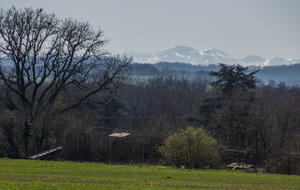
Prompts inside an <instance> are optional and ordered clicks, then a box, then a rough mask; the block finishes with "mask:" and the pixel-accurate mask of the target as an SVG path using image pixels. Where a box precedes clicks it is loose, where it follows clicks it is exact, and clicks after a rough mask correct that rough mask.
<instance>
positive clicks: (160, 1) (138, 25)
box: [0, 0, 300, 59]
mask: <svg viewBox="0 0 300 190" xmlns="http://www.w3.org/2000/svg"><path fill="white" fill-rule="evenodd" d="M12 5H14V6H15V7H17V8H27V7H33V8H34V9H36V8H41V7H42V8H44V11H45V12H46V13H55V14H56V16H57V17H59V18H61V19H64V18H73V19H76V20H78V21H88V22H89V23H90V24H91V25H92V26H93V28H94V29H95V30H97V29H99V28H100V29H101V30H103V31H104V34H105V37H107V38H109V39H110V42H109V43H108V44H107V45H106V46H105V47H104V48H105V49H107V50H109V51H111V52H112V53H115V54H117V53H120V54H123V53H126V52H130V51H134V52H136V53H152V54H153V53H157V52H159V51H164V50H167V49H170V48H173V47H175V46H180V45H184V46H189V47H192V48H195V49H196V50H199V51H203V50H205V49H207V48H210V47H213V48H216V49H219V50H222V51H224V52H225V53H227V54H228V55H230V56H232V57H234V58H236V59H242V58H244V57H246V56H249V55H258V56H262V57H263V58H265V59H273V58H274V57H283V58H285V59H289V58H294V59H299V58H300V32H299V31H300V20H299V19H300V0H147V1H146V0H126V1H125V0H26V1H24V0H1V3H0V7H2V8H4V9H5V10H6V9H8V8H10V7H11V6H12Z"/></svg>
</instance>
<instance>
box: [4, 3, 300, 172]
mask: <svg viewBox="0 0 300 190" xmlns="http://www.w3.org/2000/svg"><path fill="white" fill-rule="evenodd" d="M0 15H1V16H0V24H1V30H0V35H1V40H2V42H3V43H2V44H1V46H0V52H1V54H3V55H6V58H9V59H11V60H12V61H13V63H14V65H13V69H10V70H9V69H3V68H2V69H1V70H0V88H1V91H0V107H1V108H0V132H1V133H0V153H1V157H10V158H25V157H27V156H29V155H32V154H35V153H38V152H40V151H42V150H46V149H48V148H51V147H55V146H63V145H64V143H65V139H66V135H68V134H70V133H73V134H74V133H77V134H87V133H93V134H96V133H112V132H129V133H131V134H134V135H148V136H159V137H167V136H168V135H169V134H170V133H172V132H174V131H176V130H177V129H185V128H187V127H188V126H193V127H203V128H204V129H206V130H207V132H208V133H209V134H210V136H211V137H213V138H215V139H217V142H218V145H219V146H220V147H221V148H222V149H230V150H237V151H247V152H250V153H251V155H252V156H251V159H252V162H253V163H258V164H264V165H270V167H269V168H270V170H272V168H274V167H272V166H273V165H274V164H275V165H276V166H277V169H278V167H279V165H280V164H282V163H284V164H285V163H287V162H286V161H287V160H288V164H293V165H294V166H299V160H298V159H299V148H300V144H299V143H300V139H299V138H300V136H299V135H300V128H299V126H300V105H299V104H300V88H299V87H298V86H294V85H286V84H285V83H278V84H276V83H275V82H270V83H269V84H267V85H266V84H265V83H263V82H259V80H258V78H257V77H256V76H257V74H258V73H259V72H261V71H259V70H254V71H253V70H252V71H250V70H248V68H247V67H242V66H240V65H232V66H230V65H226V63H224V64H219V65H217V66H214V67H216V68H217V70H212V71H210V72H207V71H203V70H198V71H197V72H189V71H182V70H181V71H178V70H173V69H171V68H169V67H164V68H162V69H158V68H155V67H153V66H150V65H147V64H144V65H142V64H132V63H131V62H132V60H131V59H130V58H126V57H120V56H111V55H110V54H108V53H107V52H106V51H103V50H102V49H101V48H102V46H103V44H105V43H106V40H105V39H104V40H103V38H102V31H97V32H95V31H93V30H92V28H91V27H90V25H89V24H88V23H80V22H77V21H73V20H71V19H69V20H68V19H67V20H65V21H61V20H59V19H58V18H56V17H55V15H48V14H45V13H43V11H42V9H41V10H32V9H25V10H16V9H15V8H14V7H13V8H11V9H10V11H8V12H5V11H3V10H2V12H1V14H0ZM13 19H15V20H14V23H13V24H12V22H10V21H11V20H13ZM22 19H23V20H22ZM24 19H25V20H26V19H27V21H26V22H28V23H29V24H30V25H29V26H27V25H26V24H25V23H26V22H25V21H24ZM37 30H39V31H40V32H36V31H37ZM48 39H49V41H47V40H48ZM44 46H45V47H44ZM79 55H80V56H79ZM137 73H138V74H137ZM282 167H284V166H282ZM270 172H274V171H270Z"/></svg>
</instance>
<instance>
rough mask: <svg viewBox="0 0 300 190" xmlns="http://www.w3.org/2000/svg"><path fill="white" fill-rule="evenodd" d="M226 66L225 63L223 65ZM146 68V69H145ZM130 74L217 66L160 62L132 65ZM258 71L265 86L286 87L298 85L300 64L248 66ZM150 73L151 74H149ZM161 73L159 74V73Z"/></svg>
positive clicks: (191, 69)
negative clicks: (283, 84) (273, 84)
mask: <svg viewBox="0 0 300 190" xmlns="http://www.w3.org/2000/svg"><path fill="white" fill-rule="evenodd" d="M224 64H227V63H224ZM142 67H144V68H145V71H144V72H143V71H142ZM146 67H148V68H147V69H146ZM133 68H134V69H133V70H132V74H133V75H139V76H140V75H145V76H159V75H164V74H162V72H165V71H167V70H170V71H171V70H173V72H174V71H186V72H191V73H194V72H198V71H202V72H204V71H205V72H208V71H217V70H218V65H214V64H211V65H208V66H203V65H191V64H187V63H178V62H176V63H169V62H160V63H156V64H138V63H136V64H134V65H133ZM254 70H260V72H258V73H257V74H256V76H257V77H258V78H259V79H261V80H262V81H264V83H265V84H269V82H270V80H271V83H274V82H275V83H277V84H279V83H280V82H284V83H286V84H287V85H300V78H299V73H300V63H297V64H294V65H281V66H265V67H260V66H250V67H249V71H254ZM150 71H151V72H150ZM160 71H161V72H160Z"/></svg>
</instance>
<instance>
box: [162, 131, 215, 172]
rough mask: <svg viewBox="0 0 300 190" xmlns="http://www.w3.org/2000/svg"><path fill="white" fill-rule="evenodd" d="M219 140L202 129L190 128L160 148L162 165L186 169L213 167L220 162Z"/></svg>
mask: <svg viewBox="0 0 300 190" xmlns="http://www.w3.org/2000/svg"><path fill="white" fill-rule="evenodd" d="M218 149H219V148H218V146H217V140H215V139H213V138H211V137H209V136H208V134H207V132H206V131H205V130H204V129H202V128H192V127H188V128H187V129H186V130H183V129H179V130H177V131H176V132H175V133H174V134H172V135H170V136H169V137H168V138H167V139H166V140H165V141H164V142H163V145H162V146H160V147H159V150H158V151H159V153H161V154H162V159H161V161H162V163H163V164H164V165H170V166H176V167H180V166H184V167H185V168H203V167H206V166H210V167H211V166H213V165H215V164H216V162H217V161H218V160H219V158H220V155H219V150H218Z"/></svg>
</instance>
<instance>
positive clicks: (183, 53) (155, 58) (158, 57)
mask: <svg viewBox="0 0 300 190" xmlns="http://www.w3.org/2000/svg"><path fill="white" fill-rule="evenodd" d="M129 55H130V56H133V59H134V62H138V63H152V64H154V63H158V62H180V63H190V64H193V65H209V64H217V63H224V64H228V65H233V64H240V65H247V66H275V65H290V64H295V63H300V59H284V58H281V57H275V58H274V59H272V60H266V59H264V58H262V57H260V56H257V55H250V56H247V57H245V58H244V59H242V60H237V59H235V58H233V57H231V56H229V55H228V54H226V53H225V52H223V51H221V50H218V49H215V48H208V49H205V50H204V51H198V50H196V49H194V48H191V47H186V46H176V47H174V48H172V49H168V50H166V51H161V52H158V53H156V54H147V53H135V52H132V51H131V52H129Z"/></svg>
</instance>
